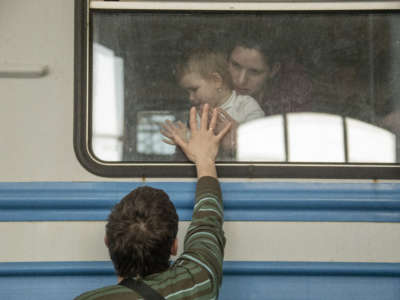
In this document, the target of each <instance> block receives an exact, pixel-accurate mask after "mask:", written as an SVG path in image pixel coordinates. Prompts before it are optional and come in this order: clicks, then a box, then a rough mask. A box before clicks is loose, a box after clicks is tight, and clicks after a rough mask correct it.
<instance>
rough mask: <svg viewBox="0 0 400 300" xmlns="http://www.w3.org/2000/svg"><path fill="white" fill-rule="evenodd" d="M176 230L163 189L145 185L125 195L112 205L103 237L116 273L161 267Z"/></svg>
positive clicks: (145, 271) (130, 273)
mask: <svg viewBox="0 0 400 300" xmlns="http://www.w3.org/2000/svg"><path fill="white" fill-rule="evenodd" d="M177 231H178V215H177V213H176V209H175V206H174V205H173V203H172V202H171V201H170V200H169V197H168V195H167V194H166V193H165V192H164V191H163V190H159V189H155V188H151V187H147V186H145V187H139V188H137V189H135V190H133V191H132V192H130V193H129V194H128V195H126V196H125V197H124V198H123V199H122V200H121V201H120V202H119V203H118V204H116V205H115V206H114V207H113V209H112V211H111V213H110V215H109V217H108V222H107V225H106V237H105V241H106V244H107V247H108V250H109V253H110V257H111V260H112V262H113V264H114V267H115V270H116V272H117V274H118V276H120V277H123V278H125V277H134V276H137V275H139V276H146V275H149V274H153V273H158V272H162V271H165V270H166V269H167V268H168V267H169V258H170V255H171V252H174V251H173V250H172V249H173V248H174V247H176V241H175V240H176V235H177ZM172 254H176V253H172Z"/></svg>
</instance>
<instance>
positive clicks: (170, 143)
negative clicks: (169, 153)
mask: <svg viewBox="0 0 400 300" xmlns="http://www.w3.org/2000/svg"><path fill="white" fill-rule="evenodd" d="M162 141H163V142H164V143H166V144H168V145H173V146H175V145H176V144H175V143H174V142H173V141H171V140H167V139H162Z"/></svg>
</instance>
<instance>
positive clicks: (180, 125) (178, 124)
mask: <svg viewBox="0 0 400 300" xmlns="http://www.w3.org/2000/svg"><path fill="white" fill-rule="evenodd" d="M176 125H177V126H178V128H179V129H185V128H186V125H185V124H183V123H182V122H181V121H178V122H176Z"/></svg>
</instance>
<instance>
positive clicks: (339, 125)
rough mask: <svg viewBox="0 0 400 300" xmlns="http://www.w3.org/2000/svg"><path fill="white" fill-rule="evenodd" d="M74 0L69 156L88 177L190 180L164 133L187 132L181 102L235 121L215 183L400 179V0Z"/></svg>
mask: <svg viewBox="0 0 400 300" xmlns="http://www.w3.org/2000/svg"><path fill="white" fill-rule="evenodd" d="M75 4H76V24H77V26H76V31H75V35H76V46H75V51H76V55H75V57H76V61H75V110H76V112H75V151H76V153H77V156H78V158H79V160H80V161H81V162H82V163H83V165H84V166H85V167H87V168H88V169H89V170H90V171H92V172H94V173H96V174H99V175H103V176H117V177H123V176H131V177H132V176H135V177H139V176H145V177H147V176H149V177H190V176H193V175H194V169H193V166H192V165H191V164H190V163H188V162H187V161H186V159H185V157H184V156H183V155H182V153H181V152H180V151H179V149H177V148H176V147H175V146H174V145H171V144H168V143H166V142H165V139H166V137H164V136H163V135H162V134H161V131H160V129H161V127H162V124H163V123H164V122H166V121H167V120H169V121H171V122H173V123H175V124H176V126H180V127H181V128H182V135H183V136H185V137H188V133H187V132H186V126H187V122H188V111H189V109H190V107H191V106H197V107H198V108H199V107H201V105H202V104H204V103H210V104H211V105H212V106H216V107H219V108H220V109H221V110H220V114H219V118H218V122H219V124H220V126H223V124H224V122H226V121H227V120H231V121H233V122H234V124H235V126H234V130H232V131H231V133H230V134H229V135H228V136H227V137H226V138H225V139H224V141H223V143H222V146H221V150H220V153H219V155H218V161H217V163H218V166H219V174H220V176H222V177H258V178H261V177H287V178H290V177H299V178H354V179H357V178H365V179H367V178H368V179H371V178H372V179H396V178H400V169H399V168H400V165H399V162H400V143H399V137H400V89H399V87H400V14H399V12H400V10H399V9H400V4H399V2H397V1H376V2H373V1H357V2H353V1H342V2H338V1H336V2H335V1H329V2H328V1H308V2H304V1H302V2H296V1H264V2H257V3H256V2H211V1H210V2H203V1H202V2H196V1H194V2H193V1H192V2H188V1H180V2H169V1H163V2H152V1H144V2H137V1H121V2H120V1H78V0H77V1H76V3H75ZM86 25H87V26H86ZM178 124H179V125H178Z"/></svg>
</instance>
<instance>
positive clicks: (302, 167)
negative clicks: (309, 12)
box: [74, 0, 400, 179]
mask: <svg viewBox="0 0 400 300" xmlns="http://www.w3.org/2000/svg"><path fill="white" fill-rule="evenodd" d="M266 2H268V1H266ZM283 2H284V1H283ZM290 2H293V1H290ZM310 2H316V1H310ZM319 2H326V1H319ZM368 2H369V1H366V3H368ZM392 2H393V1H392ZM399 8H400V2H399ZM372 12H373V11H372ZM88 21H89V0H75V45H74V52H75V61H74V150H75V153H76V156H77V158H78V160H79V161H80V163H81V164H82V165H83V166H84V167H85V168H86V169H87V170H88V171H89V172H91V173H94V174H96V175H99V176H103V177H141V178H147V177H153V178H154V177H156V178H166V177H169V178H188V177H195V176H196V172H195V167H194V165H193V164H192V163H157V162H152V163H146V162H140V163H130V162H127V163H125V162H104V161H101V160H99V159H97V158H96V157H95V156H94V155H93V154H92V151H91V149H90V146H89V145H90V140H91V137H90V134H89V133H90V132H91V122H90V107H89V104H88V99H90V97H91V95H90V91H91V87H90V80H89V71H90V70H89V55H88V47H89V46H90V44H89V43H90V41H89V39H90V37H89V36H88V35H89V34H88V31H89V29H88ZM217 168H218V174H219V176H220V177H222V178H306V179H399V178H400V164H381V163H374V164H364V163H363V164H358V163H351V164H346V165H344V164H342V163H318V164H315V163H290V164H285V163H275V162H271V163H258V162H254V163H244V162H231V163H217Z"/></svg>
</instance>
